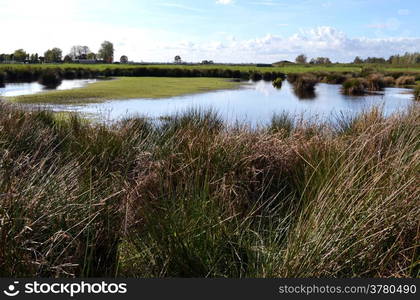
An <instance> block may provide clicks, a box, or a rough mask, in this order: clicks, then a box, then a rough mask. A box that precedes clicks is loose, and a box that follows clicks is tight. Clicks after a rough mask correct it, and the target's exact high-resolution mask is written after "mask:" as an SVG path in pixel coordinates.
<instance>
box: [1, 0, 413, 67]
mask: <svg viewBox="0 0 420 300" xmlns="http://www.w3.org/2000/svg"><path fill="white" fill-rule="evenodd" d="M0 7H1V10H0V26H1V28H4V29H6V30H4V34H3V33H2V36H3V37H2V42H1V44H0V52H10V51H13V50H14V49H17V48H24V49H27V50H28V51H30V52H39V53H42V52H44V51H45V50H46V49H47V48H52V47H60V48H62V49H63V50H64V52H68V51H69V49H70V47H71V46H72V45H75V44H82V45H87V46H89V47H90V48H91V49H92V50H93V51H97V49H98V47H99V45H100V43H101V41H103V40H105V39H107V40H110V41H112V42H113V43H114V44H115V48H116V56H117V57H119V56H120V55H122V54H126V55H128V56H129V58H130V59H131V60H136V61H163V62H164V61H170V60H172V58H173V57H174V56H175V55H177V54H179V55H181V56H182V57H183V59H184V60H187V61H200V60H203V59H212V60H215V61H219V62H273V61H278V60H283V59H289V60H292V59H294V57H295V56H296V55H298V54H299V53H306V54H307V55H308V56H310V57H315V56H329V57H331V58H332V59H333V60H340V61H350V60H352V59H353V58H354V56H356V55H360V56H362V57H366V56H374V55H376V56H389V55H391V54H393V53H403V52H405V51H420V34H419V30H418V28H419V25H420V18H419V17H420V14H419V11H420V1H418V0H405V1H401V0H386V1H384V0H382V1H380V0H341V1H340V0H339V1H337V0H336V1H333V0H302V1H299V0H294V1H290V0H201V1H192V0H178V1H174V0H157V1H150V0H149V1H146V0H119V1H115V0H114V1H111V0H90V1H82V0H66V1H57V0H38V1H32V0H0ZM9 28H10V30H8V29H9Z"/></svg>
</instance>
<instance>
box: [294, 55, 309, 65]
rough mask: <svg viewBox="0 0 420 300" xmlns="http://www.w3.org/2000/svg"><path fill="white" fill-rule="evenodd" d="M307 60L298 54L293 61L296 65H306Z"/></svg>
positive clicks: (304, 56)
mask: <svg viewBox="0 0 420 300" xmlns="http://www.w3.org/2000/svg"><path fill="white" fill-rule="evenodd" d="M307 60H308V58H307V57H306V55H305V54H300V55H298V56H297V57H296V59H295V61H296V63H297V64H306V62H307Z"/></svg>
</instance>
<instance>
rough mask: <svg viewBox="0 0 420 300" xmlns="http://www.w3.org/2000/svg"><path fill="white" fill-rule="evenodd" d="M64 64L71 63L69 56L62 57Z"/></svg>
mask: <svg viewBox="0 0 420 300" xmlns="http://www.w3.org/2000/svg"><path fill="white" fill-rule="evenodd" d="M64 62H65V63H66V64H69V63H72V62H73V59H72V58H71V56H70V55H69V54H67V55H66V56H64Z"/></svg>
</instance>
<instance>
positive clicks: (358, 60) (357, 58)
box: [353, 56, 363, 64]
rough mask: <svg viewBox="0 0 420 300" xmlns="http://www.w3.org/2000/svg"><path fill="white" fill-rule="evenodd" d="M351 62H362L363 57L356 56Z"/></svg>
mask: <svg viewBox="0 0 420 300" xmlns="http://www.w3.org/2000/svg"><path fill="white" fill-rule="evenodd" d="M353 63H354V64H363V59H361V58H360V57H359V56H356V57H355V58H354V61H353Z"/></svg>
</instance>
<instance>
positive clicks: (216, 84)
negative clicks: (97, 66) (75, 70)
mask: <svg viewBox="0 0 420 300" xmlns="http://www.w3.org/2000/svg"><path fill="white" fill-rule="evenodd" d="M238 86H239V83H238V82H233V81H230V80H227V79H221V78H166V77H153V78H152V77H120V78H116V79H113V80H104V81H99V82H95V83H92V84H88V85H86V86H85V87H83V88H79V89H71V90H62V91H47V92H43V93H39V94H33V95H25V96H18V97H7V98H6V99H7V100H10V101H12V102H19V103H56V104H69V103H88V102H101V101H104V100H110V99H113V100H120V99H133V98H165V97H172V96H180V95H185V94H191V93H200V92H204V91H211V90H219V89H231V88H236V87H238Z"/></svg>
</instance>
